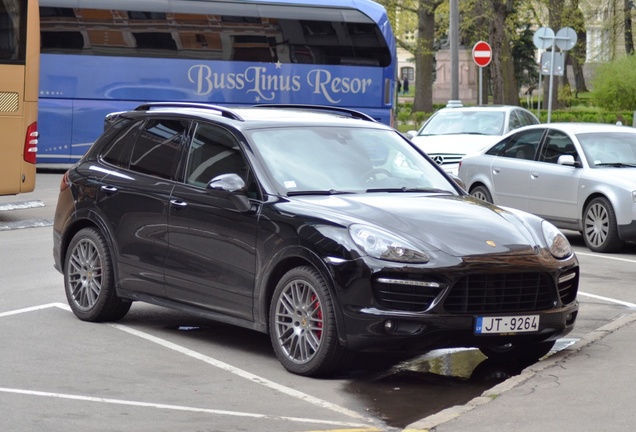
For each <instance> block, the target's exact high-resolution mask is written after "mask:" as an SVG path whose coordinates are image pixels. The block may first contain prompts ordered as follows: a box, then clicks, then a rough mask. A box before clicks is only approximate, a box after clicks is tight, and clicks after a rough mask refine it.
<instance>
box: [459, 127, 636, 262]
mask: <svg viewBox="0 0 636 432" xmlns="http://www.w3.org/2000/svg"><path fill="white" fill-rule="evenodd" d="M459 178H460V179H461V180H462V181H463V182H464V183H465V185H466V188H467V190H468V191H469V192H470V194H471V195H473V196H475V197H477V198H479V199H482V200H484V201H488V202H491V203H495V204H498V205H502V206H508V207H514V208H518V209H521V210H525V211H528V212H530V213H534V214H536V215H538V216H541V217H543V218H545V219H547V220H549V221H551V222H552V223H553V224H555V225H556V226H557V227H559V228H562V229H569V230H575V231H579V232H581V233H583V237H584V239H585V243H586V244H587V247H588V248H589V249H590V250H592V251H595V252H616V251H618V250H620V249H621V247H622V246H623V244H624V243H625V242H634V241H636V129H634V128H631V127H626V126H617V125H607V124H594V123H551V124H541V125H533V126H527V127H524V128H521V129H517V130H515V131H514V132H511V133H510V134H508V135H506V136H505V137H504V138H503V139H502V140H501V141H499V142H498V143H497V144H494V145H493V146H491V147H490V148H488V149H486V150H484V151H482V152H480V153H479V154H474V155H469V156H466V157H465V158H463V159H462V161H461V165H460V168H459Z"/></svg>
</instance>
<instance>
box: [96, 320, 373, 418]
mask: <svg viewBox="0 0 636 432" xmlns="http://www.w3.org/2000/svg"><path fill="white" fill-rule="evenodd" d="M108 325H110V326H111V327H114V328H116V329H118V330H122V331H125V332H126V333H130V334H132V335H135V336H137V337H140V338H142V339H146V340H148V341H150V342H152V343H156V344H157V345H161V346H163V347H164V348H168V349H171V350H173V351H177V352H178V353H181V354H184V355H187V356H189V357H192V358H195V359H197V360H201V361H203V362H205V363H208V364H210V365H212V366H215V367H217V368H219V369H223V370H224V371H226V372H230V373H232V374H234V375H238V376H240V377H241V378H245V379H247V380H249V381H252V382H254V383H256V384H260V385H263V386H265V387H269V388H271V389H273V390H276V391H278V392H280V393H284V394H286V395H288V396H292V397H295V398H297V399H301V400H303V401H305V402H309V403H310V404H313V405H317V406H319V407H322V408H326V409H328V410H331V411H335V412H338V413H340V414H344V415H346V416H349V417H352V418H357V419H365V418H364V417H363V416H362V415H360V414H358V413H357V412H355V411H351V410H349V409H347V408H343V407H341V406H338V405H335V404H332V403H331V402H327V401H324V400H322V399H318V398H315V397H313V396H310V395H308V394H306V393H303V392H299V391H298V390H294V389H291V388H289V387H285V386H282V385H280V384H277V383H275V382H273V381H270V380H268V379H266V378H263V377H260V376H258V375H254V374H253V373H250V372H247V371H244V370H243V369H239V368H236V367H234V366H232V365H229V364H227V363H224V362H222V361H219V360H216V359H214V358H212V357H208V356H206V355H203V354H201V353H198V352H196V351H193V350H191V349H188V348H185V347H182V346H180V345H177V344H174V343H172V342H169V341H167V340H165V339H161V338H158V337H156V336H152V335H150V334H148V333H144V332H141V331H139V330H135V329H133V328H130V327H127V326H124V325H121V324H108Z"/></svg>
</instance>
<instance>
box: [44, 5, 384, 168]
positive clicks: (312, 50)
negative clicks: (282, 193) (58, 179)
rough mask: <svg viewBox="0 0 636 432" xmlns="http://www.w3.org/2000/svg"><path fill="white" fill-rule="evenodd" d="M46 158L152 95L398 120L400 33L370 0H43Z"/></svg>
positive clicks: (54, 159) (70, 159)
mask: <svg viewBox="0 0 636 432" xmlns="http://www.w3.org/2000/svg"><path fill="white" fill-rule="evenodd" d="M40 20H41V55H40V62H41V66H40V71H41V72H40V94H39V118H38V123H39V131H40V140H39V145H38V155H37V162H38V166H44V167H47V166H48V167H55V166H56V165H59V167H62V166H67V165H68V164H71V163H74V162H76V161H77V160H78V159H79V158H80V157H81V156H82V155H83V154H84V153H85V152H86V150H87V149H88V148H89V147H90V145H91V144H92V143H93V141H94V140H95V139H96V138H97V137H98V136H99V134H100V133H101V132H102V130H103V125H104V116H105V115H106V114H108V113H110V112H114V111H122V110H126V109H130V108H134V107H136V106H137V105H139V104H140V103H144V102H151V101H190V102H206V103H214V104H223V105H233V104H235V105H248V104H249V105H253V104H259V103H283V104H289V103H305V104H326V105H334V106H343V107H348V108H354V109H358V110H360V111H363V112H365V113H367V114H369V115H371V116H372V117H374V118H376V119H377V120H379V121H381V122H384V123H387V124H390V123H391V122H392V118H393V102H394V94H393V92H394V91H395V90H394V79H395V73H396V70H395V68H396V47H395V39H394V36H393V33H392V30H391V26H390V24H389V21H388V18H387V15H386V11H385V9H384V8H383V7H382V6H380V5H379V4H377V3H375V2H373V1H371V0H222V1H211V0H136V1H134V2H133V1H130V0H40Z"/></svg>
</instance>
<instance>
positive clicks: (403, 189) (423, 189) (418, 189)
mask: <svg viewBox="0 0 636 432" xmlns="http://www.w3.org/2000/svg"><path fill="white" fill-rule="evenodd" d="M373 192H424V193H444V194H450V193H452V192H451V191H448V190H445V189H436V188H427V187H415V188H408V187H401V188H375V189H367V193H373Z"/></svg>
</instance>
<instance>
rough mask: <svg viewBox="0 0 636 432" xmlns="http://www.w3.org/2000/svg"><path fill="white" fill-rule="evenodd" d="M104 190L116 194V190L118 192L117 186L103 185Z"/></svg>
mask: <svg viewBox="0 0 636 432" xmlns="http://www.w3.org/2000/svg"><path fill="white" fill-rule="evenodd" d="M102 190H103V191H104V192H106V193H107V194H114V193H115V192H117V188H116V187H115V186H106V185H104V186H102Z"/></svg>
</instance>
